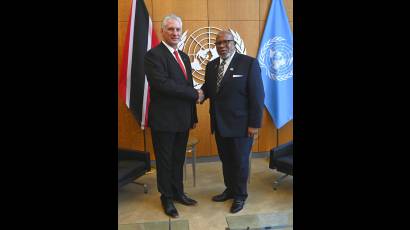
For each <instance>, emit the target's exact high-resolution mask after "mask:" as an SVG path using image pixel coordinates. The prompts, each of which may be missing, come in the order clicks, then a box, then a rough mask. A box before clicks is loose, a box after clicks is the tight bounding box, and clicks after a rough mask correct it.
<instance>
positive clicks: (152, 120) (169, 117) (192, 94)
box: [144, 42, 198, 132]
mask: <svg viewBox="0 0 410 230" xmlns="http://www.w3.org/2000/svg"><path fill="white" fill-rule="evenodd" d="M179 56H180V57H181V59H182V61H183V62H184V65H185V68H186V73H187V76H188V80H185V77H184V73H183V72H182V70H181V68H180V67H179V64H178V62H177V61H176V60H175V58H174V56H173V55H172V54H171V53H170V52H169V50H168V49H167V47H166V46H165V45H164V44H163V43H162V42H161V43H160V44H159V45H158V46H156V47H155V48H152V49H151V50H149V51H148V52H147V53H146V54H145V59H144V67H145V74H146V75H147V80H148V82H149V86H150V106H149V114H148V125H149V126H150V127H151V128H152V129H155V130H158V131H169V132H183V131H188V129H189V128H192V126H193V124H194V123H196V122H198V118H197V113H196V100H197V98H198V94H197V91H196V89H195V88H194V87H193V81H192V69H191V63H190V61H189V57H188V55H186V54H185V53H184V52H182V51H179Z"/></svg>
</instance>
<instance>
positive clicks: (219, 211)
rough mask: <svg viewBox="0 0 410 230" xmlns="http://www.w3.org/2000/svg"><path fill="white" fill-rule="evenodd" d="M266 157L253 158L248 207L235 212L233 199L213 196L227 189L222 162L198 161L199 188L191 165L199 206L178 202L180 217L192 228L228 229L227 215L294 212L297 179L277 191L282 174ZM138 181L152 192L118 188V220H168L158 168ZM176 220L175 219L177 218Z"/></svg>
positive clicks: (191, 191)
mask: <svg viewBox="0 0 410 230" xmlns="http://www.w3.org/2000/svg"><path fill="white" fill-rule="evenodd" d="M268 165H269V162H268V160H267V159H266V158H254V159H252V169H251V183H250V184H249V185H248V193H249V197H248V199H247V201H246V204H245V208H244V209H243V210H242V211H240V212H238V213H236V214H231V213H230V212H229V208H230V206H231V202H232V200H228V201H226V202H213V201H212V200H211V197H212V196H213V195H216V194H219V193H221V192H222V191H223V190H224V187H225V186H224V184H223V177H222V169H221V163H220V161H216V162H208V163H197V164H196V173H197V180H196V187H193V180H192V179H193V178H192V168H191V165H190V164H188V167H187V171H188V174H187V180H186V181H185V187H184V188H185V192H186V193H187V194H188V195H189V196H190V197H192V198H194V199H196V200H197V201H198V205H197V206H194V207H188V206H184V205H181V204H179V203H175V206H176V208H177V209H178V212H179V215H180V217H179V219H186V220H188V221H189V229H190V230H224V229H225V228H226V227H228V224H227V221H226V217H229V216H241V215H253V214H267V213H281V212H283V213H291V212H292V210H293V178H292V177H291V176H289V177H287V178H286V179H285V180H284V181H283V182H282V184H281V185H280V186H279V187H278V189H277V190H276V191H274V190H273V189H272V183H273V181H274V180H275V179H276V178H278V177H280V176H281V175H283V174H281V173H279V172H277V171H275V170H272V169H269V166H268ZM137 182H141V183H146V184H147V185H148V194H144V192H143V188H142V186H139V185H136V184H132V183H131V184H128V185H126V186H124V187H122V188H120V189H119V190H118V223H119V224H129V223H143V222H151V221H168V216H167V215H165V214H164V212H163V210H162V207H161V203H160V200H159V196H160V194H159V193H158V191H157V187H156V171H155V169H154V170H153V171H152V173H150V174H147V175H144V176H142V177H140V178H139V179H137ZM173 220H174V219H173Z"/></svg>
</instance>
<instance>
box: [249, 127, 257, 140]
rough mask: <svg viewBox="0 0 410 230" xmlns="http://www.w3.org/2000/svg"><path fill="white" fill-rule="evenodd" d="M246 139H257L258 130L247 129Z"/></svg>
mask: <svg viewBox="0 0 410 230" xmlns="http://www.w3.org/2000/svg"><path fill="white" fill-rule="evenodd" d="M248 137H253V139H256V138H257V137H258V128H252V127H248Z"/></svg>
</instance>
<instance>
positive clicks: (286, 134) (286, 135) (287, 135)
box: [279, 120, 293, 145]
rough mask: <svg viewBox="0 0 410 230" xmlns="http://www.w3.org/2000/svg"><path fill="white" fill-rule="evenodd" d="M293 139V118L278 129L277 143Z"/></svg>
mask: <svg viewBox="0 0 410 230" xmlns="http://www.w3.org/2000/svg"><path fill="white" fill-rule="evenodd" d="M291 140H293V120H291V121H289V122H288V123H287V124H286V125H284V126H283V127H282V128H280V129H279V145H281V144H285V143H287V142H289V141H291Z"/></svg>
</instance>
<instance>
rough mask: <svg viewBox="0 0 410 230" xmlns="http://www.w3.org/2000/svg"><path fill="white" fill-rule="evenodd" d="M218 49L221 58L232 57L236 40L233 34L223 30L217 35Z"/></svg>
mask: <svg viewBox="0 0 410 230" xmlns="http://www.w3.org/2000/svg"><path fill="white" fill-rule="evenodd" d="M215 45H216V51H218V54H219V56H220V57H221V58H224V59H225V58H228V57H230V56H231V55H232V54H233V52H234V51H235V42H234V39H233V36H232V34H230V33H226V32H221V33H219V34H218V35H217V36H216V41H215Z"/></svg>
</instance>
